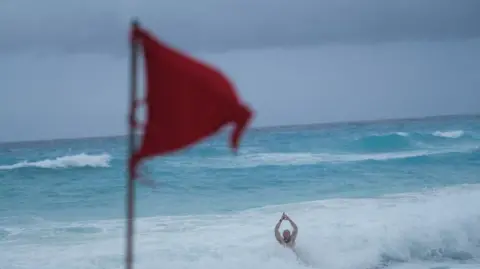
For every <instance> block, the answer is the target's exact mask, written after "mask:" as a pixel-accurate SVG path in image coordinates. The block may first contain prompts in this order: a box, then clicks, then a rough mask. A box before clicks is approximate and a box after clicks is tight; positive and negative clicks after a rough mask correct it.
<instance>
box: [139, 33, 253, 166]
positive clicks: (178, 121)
mask: <svg viewBox="0 0 480 269" xmlns="http://www.w3.org/2000/svg"><path fill="white" fill-rule="evenodd" d="M131 39H132V42H136V43H137V44H138V45H139V46H141V47H142V49H143V54H144V57H145V72H146V100H145V101H146V107H147V119H146V122H145V125H144V135H143V139H142V140H141V144H140V146H139V148H138V150H136V151H135V152H134V154H133V156H132V158H131V168H132V171H134V170H135V168H136V166H137V164H138V162H140V161H141V160H142V159H144V158H148V157H152V156H154V155H164V154H167V153H171V152H174V151H177V150H180V149H183V148H185V147H187V146H190V145H192V144H195V143H198V142H199V141H200V140H202V139H203V138H205V137H207V136H211V135H213V134H214V133H216V132H217V131H218V130H219V129H220V128H222V127H223V126H225V125H227V124H229V123H233V124H235V125H236V126H235V129H234V132H233V134H232V136H231V139H230V146H231V147H232V148H233V149H234V150H236V149H237V148H238V146H239V140H240V138H241V135H242V134H243V131H244V129H245V127H246V126H247V124H248V123H249V121H250V119H251V117H252V112H251V110H250V109H249V108H248V107H247V106H246V105H244V104H242V102H241V101H240V100H239V98H238V96H237V94H236V91H235V89H234V86H233V85H232V83H230V81H229V80H228V79H227V77H226V76H224V75H223V74H222V73H220V72H219V71H217V70H215V69H214V68H213V67H210V66H208V65H206V64H204V63H201V62H200V61H198V60H195V59H193V58H191V57H189V56H187V55H184V54H182V53H180V52H179V51H176V50H174V49H172V48H169V47H168V46H166V45H165V44H162V43H161V42H160V41H158V40H157V39H156V38H155V37H154V36H152V35H151V34H150V33H149V32H147V31H146V30H145V29H142V28H140V26H138V25H134V26H133V29H132V32H131ZM137 104H138V102H135V103H134V106H136V105H137ZM131 124H132V128H135V127H136V126H135V125H136V124H135V122H132V123H131Z"/></svg>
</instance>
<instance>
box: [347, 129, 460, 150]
mask: <svg viewBox="0 0 480 269" xmlns="http://www.w3.org/2000/svg"><path fill="white" fill-rule="evenodd" d="M461 137H466V135H465V131H463V130H452V131H435V132H432V133H424V132H391V133H383V134H382V133H380V134H370V135H365V136H361V137H359V138H357V139H355V140H353V141H351V142H349V143H347V144H346V145H345V149H346V150H348V151H350V150H351V151H366V152H392V151H402V150H408V149H418V148H419V146H420V145H428V144H432V143H436V141H438V139H455V138H461Z"/></svg>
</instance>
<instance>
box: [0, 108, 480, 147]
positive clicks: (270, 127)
mask: <svg viewBox="0 0 480 269" xmlns="http://www.w3.org/2000/svg"><path fill="white" fill-rule="evenodd" d="M452 117H480V113H460V114H443V115H430V116H416V117H397V118H378V119H364V120H351V121H348V120H343V121H326V122H312V123H300V124H285V125H265V126H256V127H253V126H252V127H250V130H252V131H264V130H274V129H291V128H299V127H307V126H317V127H320V126H333V125H342V124H372V123H381V122H399V121H414V120H428V119H438V118H452ZM125 136H127V134H111V135H99V136H83V137H63V138H45V139H28V140H17V141H0V145H6V144H22V143H40V142H50V141H69V140H80V139H101V138H120V137H125Z"/></svg>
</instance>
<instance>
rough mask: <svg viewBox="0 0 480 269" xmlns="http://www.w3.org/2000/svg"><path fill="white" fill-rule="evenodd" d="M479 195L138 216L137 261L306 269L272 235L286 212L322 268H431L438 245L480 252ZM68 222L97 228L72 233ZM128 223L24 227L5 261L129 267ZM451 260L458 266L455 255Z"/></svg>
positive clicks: (478, 190)
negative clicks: (390, 263)
mask: <svg viewBox="0 0 480 269" xmlns="http://www.w3.org/2000/svg"><path fill="white" fill-rule="evenodd" d="M479 200H480V186H479V185H469V186H460V187H455V188H446V189H440V190H437V191H431V192H425V193H410V194H403V195H391V196H388V197H382V198H377V199H333V200H326V201H316V202H306V203H297V204H288V205H277V206H269V207H265V208H258V209H251V210H247V211H243V212H239V213H232V214H227V215H204V216H179V217H169V216H159V217H151V218H140V219H138V221H137V225H136V235H135V240H136V245H135V252H136V255H135V261H136V268H144V269H149V268H155V269H156V268H159V267H162V268H170V269H179V268H200V269H202V268H208V269H223V268H232V269H237V268H238V269H245V268H262V269H274V268H275V269H278V268H290V269H291V268H307V266H306V265H305V264H302V263H299V262H298V261H297V260H296V257H295V255H293V253H292V252H289V251H288V250H286V249H283V248H281V247H279V246H278V245H277V244H276V243H275V241H274V237H273V226H274V225H275V222H276V221H277V220H278V218H279V216H280V214H281V212H282V211H286V212H287V213H288V214H290V216H291V217H292V218H293V219H294V220H295V221H296V222H297V224H298V225H299V237H298V243H297V248H298V253H299V257H301V259H302V260H303V261H304V262H305V263H309V264H310V265H311V266H312V267H314V268H329V269H362V268H368V267H371V266H375V265H379V264H380V263H381V257H382V255H383V256H385V255H387V256H389V257H393V258H396V259H402V260H404V261H405V262H404V263H403V264H400V265H399V267H398V268H419V267H418V265H419V264H423V265H425V267H423V268H431V267H432V265H438V264H442V263H443V262H442V261H429V260H428V259H427V258H428V255H426V254H425V253H427V252H428V251H432V250H436V249H450V250H452V251H465V252H469V253H471V254H472V255H474V257H475V258H480V253H479V250H478V247H476V246H475V244H476V243H477V242H478V241H479V240H480V232H479V230H478V225H480V212H479V211H478V208H477V207H476V206H475V205H477V204H478V201H479ZM66 227H67V228H68V227H96V228H98V229H97V230H96V232H93V233H87V234H81V233H80V234H76V233H75V234H73V235H72V234H71V233H69V232H68V230H67V231H65V229H64V228H66ZM123 227H124V221H123V220H111V221H92V222H82V223H73V224H71V223H70V224H65V223H49V224H47V223H41V224H39V225H31V226H28V227H24V232H25V234H24V235H23V236H25V237H26V238H24V239H23V240H21V236H22V235H21V234H17V235H15V236H12V238H10V241H3V243H0V268H18V269H23V268H29V269H30V268H38V269H46V268H52V269H53V268H67V269H70V268H85V269H89V268H92V269H98V268H109V269H110V268H122V267H123V260H124V256H123V254H124V238H123V237H124V228H123ZM28 230H32V231H33V230H36V232H28ZM59 230H60V231H61V232H55V231H59ZM39 231H41V232H39ZM0 242H2V241H0ZM422 255H423V256H422ZM445 263H450V264H457V265H458V266H457V267H459V266H460V265H459V263H458V262H456V261H454V260H447V261H445ZM427 265H430V266H427ZM394 268H395V267H394ZM420 268H421V266H420Z"/></svg>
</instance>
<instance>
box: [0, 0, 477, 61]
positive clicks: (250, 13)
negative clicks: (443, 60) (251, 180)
mask: <svg viewBox="0 0 480 269" xmlns="http://www.w3.org/2000/svg"><path fill="white" fill-rule="evenodd" d="M134 16H136V17H138V18H139V19H140V20H141V22H142V23H143V24H145V25H146V26H147V27H148V28H150V29H152V30H153V31H154V32H155V33H157V34H158V35H160V36H161V37H162V38H163V39H165V40H168V41H169V42H171V43H173V44H174V45H176V46H179V47H181V48H184V49H187V50H191V51H226V50H231V49H243V48H261V47H271V46H273V47H276V46H281V47H290V46H298V45H314V44H323V43H331V42H336V43H365V42H367V43H369V42H383V41H415V40H445V39H462V38H473V37H478V36H480V27H478V25H480V1H478V0H401V1H400V0H399V1H385V0H363V1H358V0H335V1H322V0H301V1H292V0H262V1H258V0H242V1H233V0H231V1H228V0H204V1H193V0H189V1H187V0H166V1H156V0H135V1H133V0H132V1H127V0H103V1H98V0H95V1H94V0H84V1H64V0H44V1H33V0H31V1H25V0H4V1H2V2H0V35H1V36H2V38H1V39H0V51H2V52H8V53H9V52H13V51H25V50H31V49H35V50H45V51H64V52H67V53H68V52H89V53H122V52H124V51H125V48H126V45H127V42H126V38H127V33H128V26H129V22H130V19H131V18H132V17H134Z"/></svg>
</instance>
